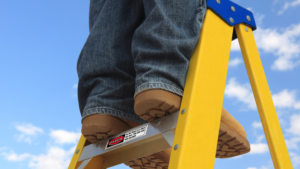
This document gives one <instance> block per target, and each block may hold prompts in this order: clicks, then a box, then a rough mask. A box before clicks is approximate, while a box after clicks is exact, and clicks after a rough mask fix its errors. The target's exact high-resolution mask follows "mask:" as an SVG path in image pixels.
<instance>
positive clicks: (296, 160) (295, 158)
mask: <svg viewBox="0 0 300 169" xmlns="http://www.w3.org/2000/svg"><path fill="white" fill-rule="evenodd" d="M290 156H291V161H292V164H293V166H294V167H297V166H299V165H300V155H298V154H296V153H290Z"/></svg>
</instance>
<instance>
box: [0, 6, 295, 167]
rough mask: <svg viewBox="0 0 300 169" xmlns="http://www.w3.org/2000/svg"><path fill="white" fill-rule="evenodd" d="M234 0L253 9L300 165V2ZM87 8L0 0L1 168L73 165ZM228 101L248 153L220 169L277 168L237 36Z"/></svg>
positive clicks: (262, 52) (288, 139) (290, 145)
mask: <svg viewBox="0 0 300 169" xmlns="http://www.w3.org/2000/svg"><path fill="white" fill-rule="evenodd" d="M234 2H236V3H238V4H239V5H241V6H243V7H245V8H247V9H249V10H251V11H252V12H253V13H254V16H255V19H256V23H257V25H258V29H257V30H256V31H255V32H254V35H255V38H256V42H257V46H258V49H259V52H260V56H261V61H262V64H263V66H264V70H265V74H266V77H267V80H268V83H269V87H270V90H271V93H272V97H273V101H274V104H275V108H276V111H277V114H278V117H279V121H280V124H281V128H282V131H283V134H284V137H285V141H286V144H287V147H288V151H289V154H290V158H291V161H292V164H293V167H294V168H295V169H300V150H299V147H300V85H299V84H300V78H299V73H300V17H299V16H300V0H280V1H279V0H264V1H261V0H251V1H242V0H234ZM88 10H89V2H88V1H78V0H75V1H58V0H52V1H37V0H29V1H0V21H1V25H0V78H1V83H0V105H1V109H0V113H1V118H0V128H1V130H0V134H1V138H2V139H0V164H1V167H0V168H1V169H53V168H55V169H65V168H67V167H68V165H69V162H70V159H71V157H72V155H73V153H74V150H75V147H76V145H77V142H78V139H79V137H80V135H81V133H80V130H81V116H80V112H79V108H78V102H77V94H76V93H77V81H78V77H77V72H76V63H77V58H78V56H79V53H80V51H81V49H82V47H83V45H84V43H85V40H86V38H87V36H88V34H89V31H88ZM223 106H224V107H225V108H226V109H227V110H228V111H229V112H230V113H231V114H232V115H233V116H234V117H235V118H236V119H237V120H238V121H239V122H240V123H241V124H242V125H243V127H244V128H245V130H246V132H247V138H248V140H249V142H250V144H251V152H250V153H248V154H246V155H243V156H239V157H235V158H230V159H216V161H215V168H216V169H221V168H222V169H232V168H239V169H272V168H274V167H273V163H272V159H271V156H270V152H269V149H268V146H267V142H266V139H265V136H264V131H263V129H262V125H261V122H260V118H259V115H258V112H257V108H256V104H255V100H254V97H253V94H252V89H251V86H250V83H249V80H248V76H247V72H246V69H245V66H244V62H243V58H242V55H241V52H240V49H239V45H238V42H237V41H233V43H232V48H231V55H230V62H229V68H228V77H227V82H226V89H225V95H224V105H223ZM113 169H128V167H126V166H124V165H123V164H121V165H119V166H116V167H113Z"/></svg>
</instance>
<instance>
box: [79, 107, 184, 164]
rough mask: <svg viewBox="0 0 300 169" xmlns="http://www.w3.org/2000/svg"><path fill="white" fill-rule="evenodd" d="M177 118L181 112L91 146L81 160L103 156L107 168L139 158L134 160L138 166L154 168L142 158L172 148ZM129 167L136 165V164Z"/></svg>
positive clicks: (87, 147)
mask: <svg viewBox="0 0 300 169" xmlns="http://www.w3.org/2000/svg"><path fill="white" fill-rule="evenodd" d="M178 115H179V112H175V113H172V114H170V115H168V116H164V117H161V118H160V119H158V120H155V121H151V122H149V123H146V124H143V125H140V126H138V127H135V128H132V129H130V130H127V131H124V132H122V133H120V134H118V135H116V136H112V137H109V138H106V139H104V140H102V141H100V142H99V143H98V144H97V145H95V144H91V145H88V146H86V147H84V149H83V150H82V153H81V156H80V158H79V160H78V161H79V162H80V161H84V160H86V159H90V158H92V157H95V156H99V155H100V156H102V157H103V158H104V159H105V163H104V164H103V165H104V167H105V168H108V167H111V166H114V165H117V164H120V163H125V162H128V161H130V160H132V159H140V160H135V162H136V163H138V165H141V164H144V165H145V167H148V168H151V167H152V166H153V165H156V163H155V162H156V161H153V162H151V161H148V159H146V158H140V157H144V156H149V155H151V154H154V153H157V152H160V151H163V150H166V149H168V148H171V147H172V143H173V139H174V132H175V129H176V125H177V120H178ZM141 150H142V151H141ZM153 160H159V159H153ZM140 163H141V164H140ZM129 165H130V166H134V165H135V164H129ZM162 165H163V164H162ZM139 167H140V166H139ZM162 167H163V166H162Z"/></svg>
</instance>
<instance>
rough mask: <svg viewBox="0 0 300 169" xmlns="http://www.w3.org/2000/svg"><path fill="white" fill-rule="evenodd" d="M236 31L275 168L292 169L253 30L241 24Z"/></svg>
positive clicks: (236, 27)
mask: <svg viewBox="0 0 300 169" xmlns="http://www.w3.org/2000/svg"><path fill="white" fill-rule="evenodd" d="M235 30H236V33H237V35H238V39H239V43H240V46H241V50H242V54H243V57H244V61H245V65H246V69H247V72H248V76H249V79H250V83H251V86H252V90H253V94H254V97H255V101H256V105H257V109H258V112H259V115H260V119H261V122H262V125H263V128H264V131H265V135H266V139H267V142H268V146H269V149H270V152H271V156H272V159H273V164H274V167H275V168H276V169H291V168H293V166H292V163H291V160H290V157H289V154H288V150H287V147H286V144H285V141H284V137H283V134H282V130H281V127H280V123H279V120H278V117H277V114H276V110H275V107H274V103H273V100H272V96H271V92H270V90H269V86H268V83H267V79H266V76H265V73H264V69H263V66H262V63H261V60H260V57H259V53H258V49H257V46H256V43H255V39H254V36H253V32H252V29H251V28H250V27H248V26H246V25H244V24H239V25H237V26H235Z"/></svg>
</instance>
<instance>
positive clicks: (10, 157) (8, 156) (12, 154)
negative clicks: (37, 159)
mask: <svg viewBox="0 0 300 169" xmlns="http://www.w3.org/2000/svg"><path fill="white" fill-rule="evenodd" d="M1 155H2V156H4V158H5V159H6V160H7V161H24V160H26V159H28V158H30V157H31V155H30V154H28V153H24V154H20V155H18V154H16V153H15V152H14V151H11V152H9V153H7V152H3V153H1Z"/></svg>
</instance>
